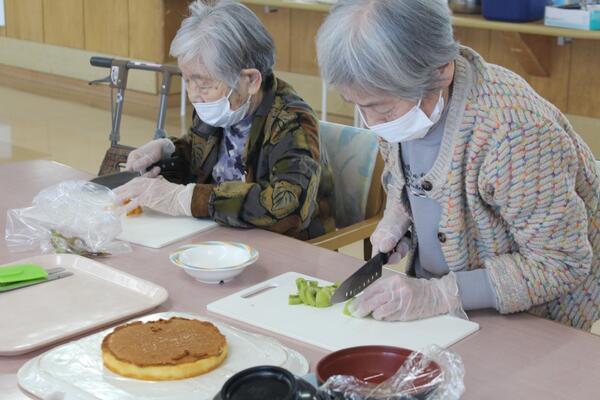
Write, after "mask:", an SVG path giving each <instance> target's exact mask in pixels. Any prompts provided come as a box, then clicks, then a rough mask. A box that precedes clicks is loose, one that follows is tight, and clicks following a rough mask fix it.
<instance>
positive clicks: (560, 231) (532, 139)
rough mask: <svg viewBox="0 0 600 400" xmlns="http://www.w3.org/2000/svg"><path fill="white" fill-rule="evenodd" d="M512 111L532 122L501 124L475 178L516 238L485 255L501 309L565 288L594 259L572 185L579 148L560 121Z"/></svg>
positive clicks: (546, 298) (517, 308) (579, 278)
mask: <svg viewBox="0 0 600 400" xmlns="http://www.w3.org/2000/svg"><path fill="white" fill-rule="evenodd" d="M515 112H518V113H519V114H520V115H519V117H520V118H519V119H518V121H527V122H516V123H512V124H511V125H510V126H506V127H498V129H497V130H496V137H495V140H492V141H491V143H490V148H489V149H488V154H487V155H486V159H485V161H484V163H483V165H482V169H481V171H480V175H479V178H478V180H479V182H478V183H479V190H480V195H481V196H482V198H483V199H484V201H485V202H487V204H489V205H490V207H492V209H493V210H494V211H495V212H497V213H498V214H499V215H500V217H501V218H502V220H503V221H504V222H505V229H508V231H509V233H510V235H512V236H513V237H514V240H515V243H516V244H517V245H516V246H515V248H514V249H513V252H512V253H510V254H501V255H498V256H494V257H490V258H487V259H485V260H484V266H485V268H487V269H488V271H489V273H490V278H491V282H492V285H493V287H494V290H495V292H496V294H497V296H498V299H497V300H498V306H499V307H498V308H499V310H500V312H503V313H512V312H518V311H524V310H527V309H529V308H530V307H531V306H534V305H539V304H542V303H546V302H548V301H551V300H553V299H556V298H557V297H559V296H561V295H564V294H565V293H567V292H569V291H571V290H572V289H573V287H574V286H576V285H578V284H580V283H581V282H583V280H584V279H585V278H586V276H587V275H588V274H589V272H590V269H591V263H592V248H591V245H590V243H589V240H588V237H587V214H586V208H585V205H584V202H583V201H582V199H581V198H580V197H579V196H578V194H577V193H576V190H575V181H576V176H577V173H578V160H577V153H576V147H575V146H574V144H573V143H572V141H571V139H570V138H569V136H568V135H567V133H566V132H565V131H564V130H563V129H562V127H561V126H559V125H558V124H557V123H555V122H553V121H549V120H543V119H542V118H540V117H536V116H535V114H533V113H531V115H527V113H525V112H523V111H522V110H519V111H515ZM532 121H534V122H532ZM496 228H497V229H502V227H501V226H497V227H496Z"/></svg>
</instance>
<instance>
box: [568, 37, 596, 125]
mask: <svg viewBox="0 0 600 400" xmlns="http://www.w3.org/2000/svg"><path fill="white" fill-rule="evenodd" d="M569 46H570V47H571V51H572V53H571V82H570V85H569V107H568V112H569V113H571V114H576V115H585V116H588V117H596V118H600V95H599V93H600V75H599V74H598V70H599V68H600V41H598V40H580V39H576V40H574V41H573V43H572V44H571V45H569Z"/></svg>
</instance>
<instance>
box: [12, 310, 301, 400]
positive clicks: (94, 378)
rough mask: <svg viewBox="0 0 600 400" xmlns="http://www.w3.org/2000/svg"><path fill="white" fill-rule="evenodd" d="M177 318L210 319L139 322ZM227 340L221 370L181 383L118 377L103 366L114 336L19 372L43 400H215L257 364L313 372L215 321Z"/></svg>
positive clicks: (282, 350)
mask: <svg viewBox="0 0 600 400" xmlns="http://www.w3.org/2000/svg"><path fill="white" fill-rule="evenodd" d="M174 316H178V317H183V318H196V319H200V320H204V321H206V320H209V319H207V318H205V317H202V316H198V315H194V314H188V313H179V312H168V313H158V314H153V315H149V316H146V317H143V318H139V320H141V321H151V320H157V319H160V318H163V319H164V318H171V317H174ZM209 321H210V322H212V323H213V324H215V325H216V326H217V327H218V328H219V330H220V331H221V333H223V334H224V335H225V337H226V338H227V343H228V348H229V353H228V356H227V359H226V360H225V362H224V363H223V364H222V365H221V366H220V367H219V368H217V369H215V370H213V371H211V372H209V373H207V374H204V375H200V376H198V377H194V378H189V379H184V380H179V381H163V382H158V381H141V380H136V379H131V378H125V377H121V376H118V375H116V374H114V373H112V372H111V371H109V370H107V369H106V368H104V367H103V364H102V353H101V349H100V345H101V343H102V340H103V338H104V337H105V336H106V335H107V334H109V333H110V332H112V329H107V330H105V331H103V332H100V333H96V334H94V335H91V336H88V337H85V338H82V339H80V340H77V341H74V342H71V343H67V344H65V345H62V346H59V347H57V348H55V349H53V350H50V351H48V352H46V353H44V354H42V355H40V356H39V357H36V358H34V359H32V360H30V361H28V362H27V363H26V364H25V365H24V366H23V367H22V368H21V369H20V370H19V373H18V379H19V385H20V386H21V387H22V388H23V389H25V390H26V391H27V392H29V393H31V394H33V395H35V396H38V397H40V398H50V397H51V396H61V395H62V397H51V398H53V399H54V398H59V399H62V400H91V399H94V400H98V399H103V400H134V399H135V400H137V399H145V400H167V399H168V400H212V399H213V397H214V396H215V395H216V394H217V393H218V391H219V390H220V389H221V387H222V386H223V384H224V383H225V381H226V380H227V379H229V378H230V377H231V376H232V375H233V374H235V373H236V372H239V371H241V370H244V369H246V368H249V367H253V366H257V365H277V366H281V367H283V368H286V369H288V370H289V371H291V372H292V373H294V374H296V375H300V376H301V375H304V374H306V373H307V372H308V361H307V360H306V358H304V357H303V356H302V355H301V354H299V353H298V352H296V351H293V350H291V349H289V348H286V347H284V346H283V345H281V344H280V343H279V342H278V341H276V340H275V339H272V338H269V337H266V336H262V335H257V334H253V333H249V332H245V331H242V330H239V329H236V328H233V327H231V326H229V325H226V324H224V323H221V322H217V321H214V320H209Z"/></svg>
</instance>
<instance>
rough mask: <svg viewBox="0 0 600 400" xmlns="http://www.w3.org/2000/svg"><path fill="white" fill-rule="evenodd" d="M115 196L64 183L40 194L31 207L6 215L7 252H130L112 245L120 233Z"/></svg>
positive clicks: (103, 190)
mask: <svg viewBox="0 0 600 400" xmlns="http://www.w3.org/2000/svg"><path fill="white" fill-rule="evenodd" d="M122 212H123V207H120V205H118V204H117V201H116V196H115V194H114V193H113V192H112V191H111V190H110V189H108V188H106V187H104V186H100V185H97V184H95V183H91V182H87V181H66V182H62V183H59V184H57V185H54V186H51V187H49V188H46V189H44V190H42V191H41V192H40V193H38V195H37V196H35V198H34V199H33V202H32V205H31V207H27V208H20V209H13V210H9V211H8V212H7V216H6V235H5V238H6V244H7V246H8V248H9V250H11V251H30V250H32V249H35V248H39V249H40V250H41V251H42V253H71V254H79V255H83V256H105V255H110V254H116V253H125V252H129V251H131V248H130V247H129V245H128V244H127V243H125V242H121V241H117V240H116V238H117V236H118V235H119V234H120V233H121V231H122V226H121V213H122Z"/></svg>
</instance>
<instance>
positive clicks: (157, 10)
mask: <svg viewBox="0 0 600 400" xmlns="http://www.w3.org/2000/svg"><path fill="white" fill-rule="evenodd" d="M163 4H164V3H163V0H129V57H131V58H137V59H142V60H148V61H154V62H157V63H162V62H163V61H164V54H165V52H164V46H165V43H164V42H165V41H164V36H163V28H164V7H163Z"/></svg>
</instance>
